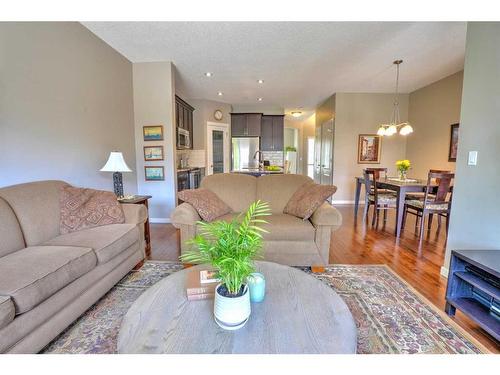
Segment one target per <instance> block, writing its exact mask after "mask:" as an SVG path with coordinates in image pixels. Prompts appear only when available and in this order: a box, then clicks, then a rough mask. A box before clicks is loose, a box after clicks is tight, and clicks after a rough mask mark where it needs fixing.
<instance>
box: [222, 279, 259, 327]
mask: <svg viewBox="0 0 500 375" xmlns="http://www.w3.org/2000/svg"><path fill="white" fill-rule="evenodd" d="M220 286H221V284H219V285H217V287H216V288H215V300H214V317H215V322H216V323H217V324H218V325H219V326H220V327H221V328H223V329H226V330H230V331H234V330H237V329H240V328H242V327H243V326H244V325H245V324H246V322H247V321H248V318H249V317H250V312H251V308H250V293H249V291H248V285H245V289H244V292H243V295H242V296H240V297H233V298H231V297H224V296H221V295H220V294H219V287H220Z"/></svg>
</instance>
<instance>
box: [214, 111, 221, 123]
mask: <svg viewBox="0 0 500 375" xmlns="http://www.w3.org/2000/svg"><path fill="white" fill-rule="evenodd" d="M214 117H215V119H216V120H217V121H220V120H222V111H221V110H220V109H217V110H216V111H215V112H214Z"/></svg>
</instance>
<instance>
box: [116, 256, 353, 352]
mask: <svg viewBox="0 0 500 375" xmlns="http://www.w3.org/2000/svg"><path fill="white" fill-rule="evenodd" d="M256 264H257V270H258V271H259V272H262V273H263V274H264V276H265V278H266V298H265V299H264V301H263V302H261V303H253V304H252V314H251V315H250V319H249V320H248V323H247V324H246V325H245V326H244V327H243V328H241V329H240V330H237V331H225V330H223V329H221V328H219V326H218V325H217V324H216V323H215V321H214V317H213V303H214V301H213V300H201V301H188V300H187V297H186V289H185V280H186V275H187V270H183V271H179V272H176V273H174V274H173V275H171V276H168V277H167V278H165V279H164V280H162V281H160V282H158V283H157V284H156V285H154V286H152V287H151V288H150V289H148V290H147V291H145V292H144V293H143V294H142V295H141V296H140V297H139V298H138V299H137V301H135V302H134V304H133V305H132V306H131V307H130V309H129V311H128V312H127V314H126V315H125V317H124V319H123V323H122V326H121V329H120V333H119V336H118V352H119V353H171V354H174V353H194V354H198V353H256V354H258V353H261V354H264V353H282V354H285V353H356V340H357V333H356V325H355V323H354V320H353V318H352V315H351V312H350V311H349V309H348V308H347V305H346V304H345V303H344V301H343V300H342V299H341V298H340V297H339V296H338V295H337V294H336V293H335V292H334V291H333V290H332V289H331V288H330V287H328V286H327V285H325V284H324V283H322V282H321V281H319V280H317V279H315V278H314V277H313V276H311V275H308V274H306V273H305V272H303V271H300V270H298V269H295V268H291V267H288V266H283V265H279V264H276V263H269V262H257V263H256Z"/></svg>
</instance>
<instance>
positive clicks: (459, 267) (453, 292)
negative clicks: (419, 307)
mask: <svg viewBox="0 0 500 375" xmlns="http://www.w3.org/2000/svg"><path fill="white" fill-rule="evenodd" d="M456 309H459V310H460V311H462V312H463V313H464V314H465V315H467V316H468V317H469V318H471V319H472V320H474V321H475V322H476V323H477V324H478V325H479V326H480V327H481V328H483V329H484V330H485V331H486V332H488V333H489V334H490V335H491V336H492V337H494V338H495V340H497V341H500V251H496V250H453V251H452V253H451V262H450V273H449V275H448V286H447V289H446V307H445V311H446V313H447V314H448V315H455V311H456Z"/></svg>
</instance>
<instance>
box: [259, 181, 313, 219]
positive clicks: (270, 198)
mask: <svg viewBox="0 0 500 375" xmlns="http://www.w3.org/2000/svg"><path fill="white" fill-rule="evenodd" d="M307 182H313V181H312V180H311V178H309V177H307V176H303V175H300V174H275V175H267V176H261V177H259V178H258V179H257V196H256V199H260V200H262V201H265V202H267V203H269V206H270V207H271V212H272V213H273V214H282V213H283V210H284V209H285V206H286V204H287V203H288V201H289V200H290V198H291V197H292V195H293V194H294V193H295V192H296V191H297V190H298V189H299V188H300V187H301V186H302V185H304V184H305V183H307Z"/></svg>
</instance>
